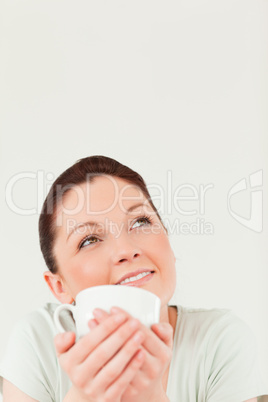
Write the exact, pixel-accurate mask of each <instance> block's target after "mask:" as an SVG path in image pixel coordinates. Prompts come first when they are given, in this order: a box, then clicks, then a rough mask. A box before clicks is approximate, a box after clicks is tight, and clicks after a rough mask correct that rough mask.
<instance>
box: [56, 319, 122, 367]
mask: <svg viewBox="0 0 268 402" xmlns="http://www.w3.org/2000/svg"><path fill="white" fill-rule="evenodd" d="M126 319H127V317H126V316H125V315H124V314H116V315H113V316H110V317H108V318H107V320H105V322H103V323H102V324H99V325H98V326H97V327H95V328H93V329H92V330H91V331H90V332H89V333H88V334H86V335H84V336H83V337H82V338H80V339H79V341H78V342H77V343H76V344H74V346H73V347H72V348H71V349H70V350H69V351H68V354H66V356H65V357H63V356H62V358H63V360H67V364H68V362H69V361H70V362H72V365H77V364H80V363H82V362H83V361H84V360H85V359H86V358H87V357H88V355H89V354H90V353H91V352H92V351H93V350H94V349H95V348H96V347H97V346H98V345H99V344H100V343H102V342H103V341H104V339H106V338H107V337H108V336H109V335H111V334H112V333H113V332H114V331H115V330H116V329H117V328H118V327H119V326H120V325H122V324H123V323H124V321H126ZM63 364H64V361H63Z"/></svg>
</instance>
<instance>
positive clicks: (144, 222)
mask: <svg viewBox="0 0 268 402" xmlns="http://www.w3.org/2000/svg"><path fill="white" fill-rule="evenodd" d="M151 222H152V220H151V218H149V216H141V217H140V218H138V219H136V221H135V222H134V224H133V225H132V227H131V229H135V228H138V227H140V226H144V225H148V224H151Z"/></svg>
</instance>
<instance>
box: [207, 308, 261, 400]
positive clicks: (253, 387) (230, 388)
mask: <svg viewBox="0 0 268 402" xmlns="http://www.w3.org/2000/svg"><path fill="white" fill-rule="evenodd" d="M257 354H258V353H257V345H256V340H255V336H254V334H253V332H252V331H251V329H250V328H249V327H248V326H247V325H246V324H245V323H244V322H243V321H242V320H241V319H240V318H238V317H236V316H235V314H233V313H231V312H228V313H226V314H225V315H224V316H223V317H222V318H221V319H220V320H219V322H217V324H215V328H214V330H213V331H212V333H211V336H210V339H209V341H208V346H207V354H206V356H207V357H206V361H205V373H206V379H207V380H206V381H207V390H206V395H207V399H206V401H207V402H226V401H228V402H242V401H246V400H248V399H251V398H254V397H258V396H260V395H266V394H268V385H267V386H265V385H264V383H263V382H262V378H261V375H260V370H259V365H258V360H257Z"/></svg>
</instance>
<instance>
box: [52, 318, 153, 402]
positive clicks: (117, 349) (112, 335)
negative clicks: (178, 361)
mask: <svg viewBox="0 0 268 402" xmlns="http://www.w3.org/2000/svg"><path fill="white" fill-rule="evenodd" d="M89 326H90V327H91V331H90V332H89V333H88V334H87V335H85V336H84V337H83V338H81V339H80V340H79V341H78V342H77V343H75V334H74V333H73V332H67V333H64V334H58V335H56V337H55V347H56V351H57V355H58V358H59V362H60V365H61V367H62V368H63V370H65V371H66V373H67V374H68V376H69V378H70V380H71V381H72V384H73V388H72V389H71V391H70V397H71V399H69V400H74V399H75V401H77V402H78V401H92V402H93V401H98V402H99V401H102V402H106V401H107V402H108V401H112V402H119V401H121V400H122V395H123V394H124V392H125V391H126V390H127V388H128V387H129V386H130V382H131V381H132V380H133V379H134V377H135V375H136V374H137V371H138V370H139V368H140V367H141V365H142V363H143V361H144V358H145V353H144V352H143V351H142V350H140V349H141V348H140V345H141V343H142V342H143V341H144V339H145V334H144V331H141V330H139V328H140V327H141V324H140V322H139V321H138V320H136V319H132V318H131V317H129V316H127V314H126V313H123V312H120V313H117V314H113V315H109V316H108V317H107V316H106V319H105V320H103V321H102V322H100V323H99V325H97V323H96V322H95V321H94V320H91V322H90V323H89ZM66 400H68V397H67V398H66Z"/></svg>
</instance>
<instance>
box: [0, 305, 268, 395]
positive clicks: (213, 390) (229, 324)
mask: <svg viewBox="0 0 268 402" xmlns="http://www.w3.org/2000/svg"><path fill="white" fill-rule="evenodd" d="M57 306H58V304H54V303H48V304H46V305H45V306H44V307H43V308H40V309H38V310H37V311H35V312H33V313H30V314H28V315H27V316H26V317H24V318H23V319H22V320H20V321H19V322H18V323H17V325H16V327H15V328H14V330H13V332H12V334H11V337H10V340H9V343H8V346H7V349H6V353H5V356H4V359H3V361H2V362H1V366H0V375H1V386H2V377H4V378H6V379H7V380H8V381H10V382H11V383H13V384H14V385H15V386H16V387H17V388H19V389H20V390H22V391H23V392H24V393H25V394H27V395H29V396H31V397H32V398H34V399H36V400H38V401H40V402H51V401H54V402H60V401H63V399H64V397H65V395H66V393H67V392H68V390H69V388H70V387H71V382H70V380H69V378H68V376H67V374H65V372H64V371H63V370H62V369H61V367H60V365H59V363H58V359H57V356H56V353H55V348H54V342H53V340H54V336H55V335H56V333H57V330H56V328H55V326H54V322H53V312H54V310H55V308H56V307H57ZM62 321H64V326H65V328H67V329H69V330H74V323H73V320H72V317H71V315H70V314H69V313H68V312H64V313H63V315H62ZM266 394H268V384H267V385H266V386H265V385H264V384H263V383H262V381H261V378H260V373H259V370H258V363H257V352H256V345H255V338H254V336H253V334H252V332H251V330H250V329H249V327H248V326H247V325H246V324H245V323H244V322H243V321H242V320H240V319H239V318H238V317H236V316H235V315H234V314H233V313H232V312H230V311H229V310H220V309H213V310H204V309H187V308H183V307H181V306H178V318H177V324H176V330H175V335H174V347H173V357H172V361H171V365H170V370H169V378H168V385H167V395H168V397H169V400H170V401H171V402H242V401H245V400H247V399H250V398H253V397H256V396H260V395H266Z"/></svg>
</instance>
